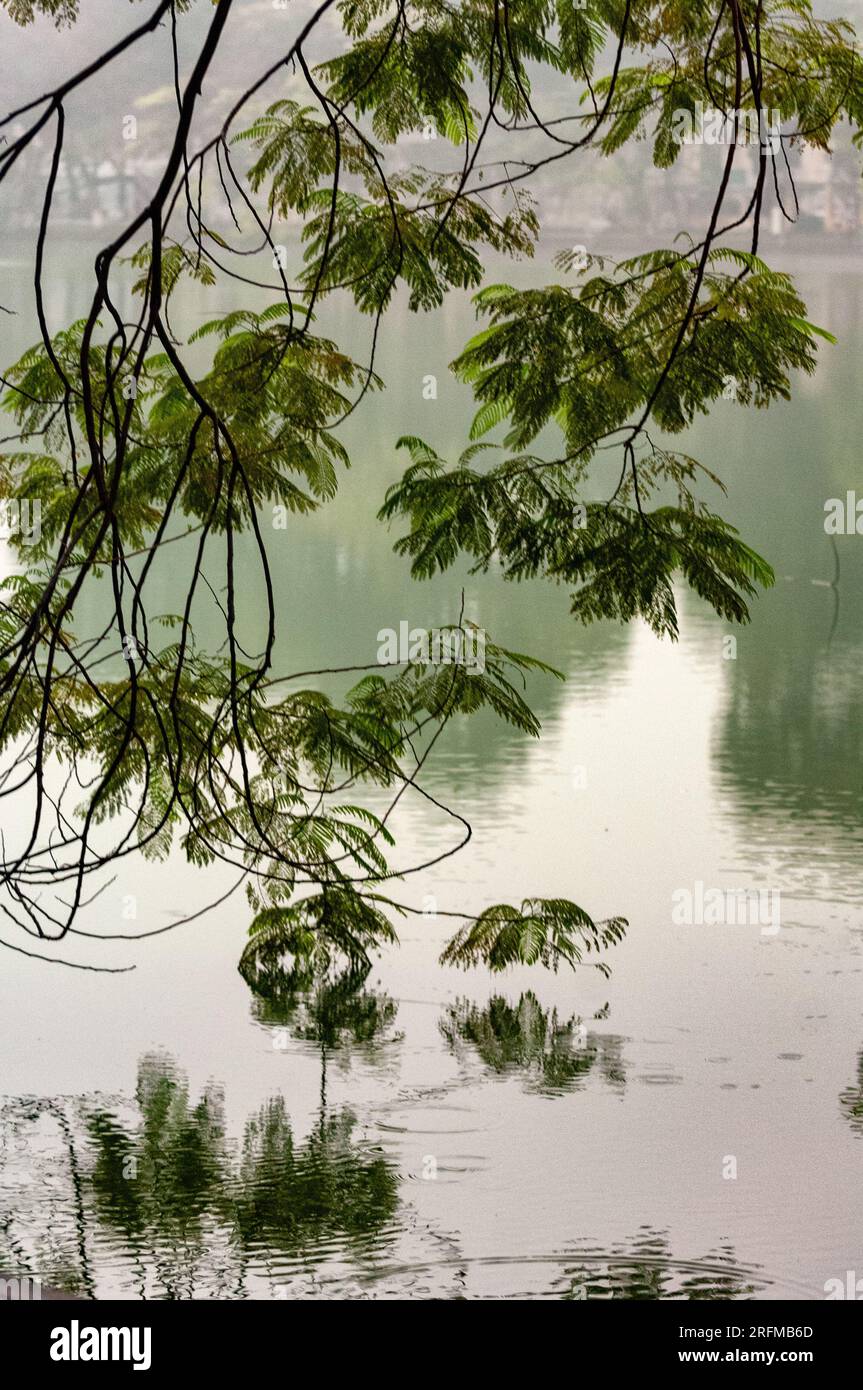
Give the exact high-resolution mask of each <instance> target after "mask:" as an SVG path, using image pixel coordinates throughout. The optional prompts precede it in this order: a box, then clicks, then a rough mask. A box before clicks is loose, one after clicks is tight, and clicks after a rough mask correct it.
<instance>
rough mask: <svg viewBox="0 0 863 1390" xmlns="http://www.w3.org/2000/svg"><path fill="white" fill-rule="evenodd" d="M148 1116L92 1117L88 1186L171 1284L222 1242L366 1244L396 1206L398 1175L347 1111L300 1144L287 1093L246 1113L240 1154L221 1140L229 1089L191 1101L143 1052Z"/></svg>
mask: <svg viewBox="0 0 863 1390" xmlns="http://www.w3.org/2000/svg"><path fill="white" fill-rule="evenodd" d="M137 1100H138V1105H139V1107H140V1111H141V1123H140V1124H139V1126H138V1127H137V1128H136V1129H132V1128H130V1127H127V1126H125V1125H124V1124H123V1123H122V1122H121V1121H120V1120H118V1119H117V1117H116V1116H115V1115H113V1114H111V1113H110V1112H108V1111H104V1110H99V1111H96V1112H95V1113H92V1114H90V1115H89V1116H88V1118H87V1134H88V1138H89V1141H90V1146H91V1149H92V1152H93V1155H94V1159H93V1163H92V1168H91V1170H90V1179H89V1180H90V1185H91V1188H92V1192H93V1195H94V1198H95V1215H96V1218H97V1220H98V1221H99V1223H100V1224H101V1225H102V1226H103V1227H106V1228H109V1229H111V1230H113V1231H119V1232H121V1233H122V1234H123V1235H124V1236H125V1237H126V1238H127V1239H128V1240H129V1241H130V1243H131V1245H132V1248H133V1249H134V1250H135V1252H136V1255H137V1256H138V1259H139V1261H140V1262H141V1264H143V1262H144V1261H145V1259H147V1258H148V1257H149V1258H151V1259H153V1261H154V1262H155V1263H156V1265H157V1268H158V1273H159V1279H160V1282H161V1283H162V1285H163V1286H164V1287H165V1288H167V1289H168V1290H169V1291H172V1292H174V1294H176V1293H177V1291H178V1290H179V1291H182V1290H189V1291H191V1289H192V1288H193V1287H194V1286H195V1284H196V1282H197V1279H198V1277H204V1276H203V1275H199V1268H200V1266H202V1264H203V1262H204V1260H205V1258H209V1252H211V1251H212V1250H213V1249H214V1248H215V1247H218V1248H219V1249H221V1248H222V1247H223V1246H229V1247H230V1248H232V1249H235V1250H236V1251H237V1259H238V1260H239V1262H240V1266H241V1269H244V1268H245V1265H246V1263H247V1261H248V1259H249V1256H250V1254H251V1253H252V1252H255V1251H257V1250H260V1249H272V1248H277V1249H278V1250H280V1251H281V1252H283V1253H293V1254H301V1253H302V1252H303V1251H304V1250H305V1249H307V1248H308V1247H310V1246H312V1245H315V1247H316V1248H320V1246H321V1245H322V1244H323V1245H326V1244H327V1243H328V1242H330V1241H332V1240H333V1239H336V1238H342V1239H346V1240H348V1241H349V1242H350V1243H351V1245H352V1247H355V1248H356V1249H358V1250H359V1249H360V1247H361V1246H362V1242H363V1239H364V1238H365V1237H367V1236H370V1235H371V1234H373V1233H375V1232H377V1231H380V1229H381V1228H383V1227H385V1226H386V1225H387V1224H388V1223H389V1222H390V1221H391V1220H392V1218H393V1216H394V1214H395V1212H396V1211H397V1209H398V1178H397V1176H396V1174H395V1172H394V1171H393V1169H392V1168H391V1167H390V1165H389V1164H388V1163H387V1161H386V1159H385V1158H383V1157H382V1156H381V1155H380V1154H377V1153H374V1154H369V1153H367V1152H366V1150H365V1148H364V1147H363V1146H362V1144H359V1143H358V1142H357V1141H356V1140H355V1139H354V1138H353V1131H354V1127H355V1120H354V1117H353V1115H351V1114H350V1112H348V1111H340V1112H338V1113H336V1114H334V1115H330V1116H322V1117H321V1120H320V1123H319V1126H318V1128H317V1129H316V1130H315V1131H314V1132H313V1133H312V1134H311V1135H310V1136H309V1137H308V1138H307V1139H305V1140H303V1141H302V1142H301V1143H298V1142H297V1141H296V1140H295V1138H294V1135H293V1132H292V1129H291V1124H290V1119H289V1116H288V1114H287V1112H286V1110H285V1105H284V1101H283V1100H282V1099H281V1097H277V1098H275V1099H273V1100H270V1101H269V1102H267V1104H265V1105H264V1106H262V1107H261V1109H260V1110H259V1112H258V1113H257V1114H256V1115H254V1116H252V1117H251V1118H250V1119H249V1120H248V1121H247V1123H246V1126H245V1134H244V1139H243V1144H242V1151H241V1154H240V1157H239V1160H235V1159H234V1158H233V1155H232V1152H231V1147H230V1145H229V1143H228V1142H227V1141H226V1138H225V1131H224V1116H223V1104H222V1098H221V1095H220V1094H219V1093H218V1092H217V1091H215V1090H213V1089H210V1090H208V1091H207V1092H206V1093H205V1094H204V1095H203V1096H202V1098H201V1099H200V1100H199V1101H198V1102H197V1103H196V1104H192V1102H191V1100H190V1098H189V1093H188V1087H187V1085H186V1083H185V1081H184V1080H183V1079H182V1078H181V1077H179V1076H178V1075H177V1073H176V1072H175V1071H174V1069H173V1068H172V1067H171V1065H170V1063H169V1062H168V1061H167V1060H166V1059H164V1058H160V1057H155V1056H151V1057H145V1058H143V1059H142V1061H141V1065H140V1070H139V1080H138V1088H137Z"/></svg>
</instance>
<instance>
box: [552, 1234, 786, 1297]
mask: <svg viewBox="0 0 863 1390" xmlns="http://www.w3.org/2000/svg"><path fill="white" fill-rule="evenodd" d="M584 1258H585V1264H584V1265H583V1266H582V1267H578V1266H577V1265H576V1267H574V1268H571V1269H568V1270H567V1271H566V1274H565V1276H564V1281H563V1283H564V1289H565V1291H564V1292H562V1294H561V1296H562V1297H563V1298H564V1299H572V1300H580V1299H608V1298H619V1299H688V1300H695V1299H733V1298H748V1297H750V1296H751V1295H752V1294H754V1293H756V1292H758V1290H759V1287H760V1285H759V1284H758V1283H757V1282H756V1283H753V1282H751V1274H750V1272H749V1271H746V1270H741V1269H740V1268H739V1267H738V1265H737V1263H736V1260H735V1256H734V1252H733V1250H732V1249H731V1248H730V1246H723V1247H722V1249H721V1250H720V1251H719V1253H718V1254H711V1255H708V1256H706V1258H704V1259H702V1260H680V1259H676V1258H675V1257H674V1256H673V1255H672V1253H671V1248H670V1246H669V1242H668V1238H667V1236H666V1234H665V1233H664V1232H662V1231H654V1230H651V1228H650V1227H643V1228H642V1230H641V1231H640V1232H639V1233H638V1235H637V1236H636V1238H635V1240H634V1241H632V1242H626V1243H624V1244H622V1245H618V1246H615V1247H613V1248H612V1249H611V1250H608V1251H604V1252H603V1253H602V1254H596V1255H593V1254H591V1255H589V1256H587V1255H585V1257H584ZM566 1286H568V1287H566Z"/></svg>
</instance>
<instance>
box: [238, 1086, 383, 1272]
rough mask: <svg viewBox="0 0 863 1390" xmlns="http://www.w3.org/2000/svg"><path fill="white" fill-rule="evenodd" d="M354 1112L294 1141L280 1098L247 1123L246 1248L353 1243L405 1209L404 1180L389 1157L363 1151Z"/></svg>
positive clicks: (243, 1173)
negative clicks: (336, 1241)
mask: <svg viewBox="0 0 863 1390" xmlns="http://www.w3.org/2000/svg"><path fill="white" fill-rule="evenodd" d="M354 1123H355V1122H354V1117H353V1115H351V1113H350V1112H349V1111H347V1110H343V1111H340V1112H339V1113H338V1114H335V1115H330V1116H327V1117H322V1118H321V1122H320V1126H319V1128H318V1129H317V1131H316V1132H314V1133H312V1134H311V1135H310V1136H309V1138H308V1139H307V1140H306V1141H305V1143H304V1144H302V1145H297V1144H295V1142H294V1138H293V1134H292V1131H291V1125H290V1119H289V1117H288V1115H287V1113H286V1111H285V1104H284V1101H283V1099H282V1098H281V1097H280V1096H279V1097H277V1098H275V1099H274V1100H271V1101H269V1102H268V1103H267V1104H266V1105H265V1106H264V1107H263V1108H262V1109H261V1110H260V1112H259V1113H258V1115H257V1116H256V1117H255V1118H254V1119H251V1120H249V1122H248V1123H247V1125H246V1131H245V1136H244V1139H243V1158H242V1164H241V1167H240V1174H239V1181H238V1182H237V1183H236V1184H235V1189H234V1195H233V1197H232V1205H233V1209H234V1214H235V1230H236V1234H237V1236H238V1237H239V1239H240V1241H241V1243H242V1245H243V1247H244V1248H246V1249H250V1248H254V1247H256V1246H261V1245H264V1246H266V1247H267V1249H269V1250H271V1251H278V1252H281V1253H288V1254H300V1253H301V1252H302V1251H304V1250H311V1249H320V1248H321V1247H322V1246H324V1245H325V1244H327V1243H329V1242H330V1241H331V1240H332V1239H333V1238H334V1237H336V1236H338V1237H342V1238H344V1239H346V1240H347V1241H348V1243H349V1244H351V1245H353V1246H357V1245H358V1246H360V1247H361V1246H362V1244H363V1243H364V1241H365V1240H366V1239H367V1238H368V1237H369V1236H372V1235H374V1234H375V1233H376V1232H379V1231H380V1230H381V1228H382V1227H383V1226H384V1225H385V1224H386V1223H387V1222H388V1221H389V1220H390V1218H391V1217H392V1216H393V1215H394V1214H395V1212H396V1210H397V1208H398V1178H397V1177H396V1175H395V1173H394V1172H393V1170H392V1168H391V1167H390V1165H389V1164H388V1163H387V1162H386V1160H385V1159H384V1158H382V1157H374V1158H367V1157H364V1156H361V1155H360V1152H359V1150H358V1147H357V1144H356V1141H355V1140H354V1139H353V1137H352V1135H353V1128H354Z"/></svg>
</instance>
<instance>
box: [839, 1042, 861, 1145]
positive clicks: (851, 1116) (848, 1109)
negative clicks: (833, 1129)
mask: <svg viewBox="0 0 863 1390" xmlns="http://www.w3.org/2000/svg"><path fill="white" fill-rule="evenodd" d="M839 1101H840V1104H841V1106H842V1110H843V1112H844V1114H845V1117H846V1119H847V1120H848V1122H849V1124H850V1125H851V1128H852V1129H853V1130H856V1132H857V1133H858V1134H861V1135H863V1048H861V1049H860V1052H859V1053H858V1054H857V1083H856V1085H852V1086H849V1087H848V1089H847V1090H845V1091H843V1092H842V1094H841V1096H840V1097H839Z"/></svg>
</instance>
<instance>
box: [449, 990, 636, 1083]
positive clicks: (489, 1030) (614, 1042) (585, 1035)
mask: <svg viewBox="0 0 863 1390" xmlns="http://www.w3.org/2000/svg"><path fill="white" fill-rule="evenodd" d="M440 1028H441V1032H442V1033H443V1035H444V1037H445V1038H446V1040H447V1042H448V1043H449V1046H450V1047H451V1049H452V1050H453V1051H454V1052H455V1053H457V1054H458V1053H460V1052H461V1051H462V1049H463V1045H464V1044H468V1045H469V1046H471V1047H472V1048H474V1049H475V1051H476V1052H477V1053H478V1054H479V1056H480V1057H481V1059H482V1061H483V1062H484V1063H485V1064H486V1066H487V1067H490V1068H491V1069H492V1070H493V1071H495V1072H498V1073H507V1072H521V1073H523V1075H524V1080H525V1083H526V1084H527V1085H529V1086H530V1087H531V1088H532V1089H535V1090H539V1091H543V1092H555V1091H558V1092H559V1091H569V1090H574V1089H575V1088H576V1087H577V1086H579V1085H580V1084H581V1082H582V1081H583V1080H584V1078H585V1077H586V1076H588V1075H589V1074H590V1073H591V1072H594V1071H596V1072H598V1073H599V1074H600V1075H601V1076H602V1077H603V1078H604V1079H605V1080H606V1081H608V1082H609V1083H611V1084H612V1085H615V1086H618V1085H623V1084H624V1082H625V1076H624V1064H623V1059H622V1056H621V1039H620V1038H618V1037H614V1036H609V1035H605V1034H599V1033H591V1032H588V1031H587V1029H586V1028H585V1026H584V1025H583V1024H582V1023H581V1020H580V1019H579V1018H578V1017H577V1016H575V1015H573V1017H571V1018H569V1019H567V1020H566V1021H565V1022H564V1021H561V1020H560V1019H559V1018H558V1014H557V1010H556V1009H552V1010H550V1011H547V1010H544V1009H542V1008H541V1007H540V1004H539V1001H538V1000H537V998H536V995H535V994H533V993H532V991H530V990H528V992H527V993H526V994H522V996H521V997H520V999H519V1001H518V1003H517V1004H515V1005H513V1004H510V1003H509V1002H508V1001H507V1000H506V999H504V998H502V997H501V996H500V995H495V996H494V997H493V998H492V999H490V1000H489V1002H488V1004H486V1005H485V1006H484V1007H480V1006H479V1005H477V1004H473V1003H471V1002H470V1001H469V1000H465V999H460V1000H457V1001H456V1003H455V1004H453V1005H451V1006H450V1007H449V1008H448V1009H447V1011H446V1014H445V1015H444V1017H443V1018H442V1020H441V1023H440Z"/></svg>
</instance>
